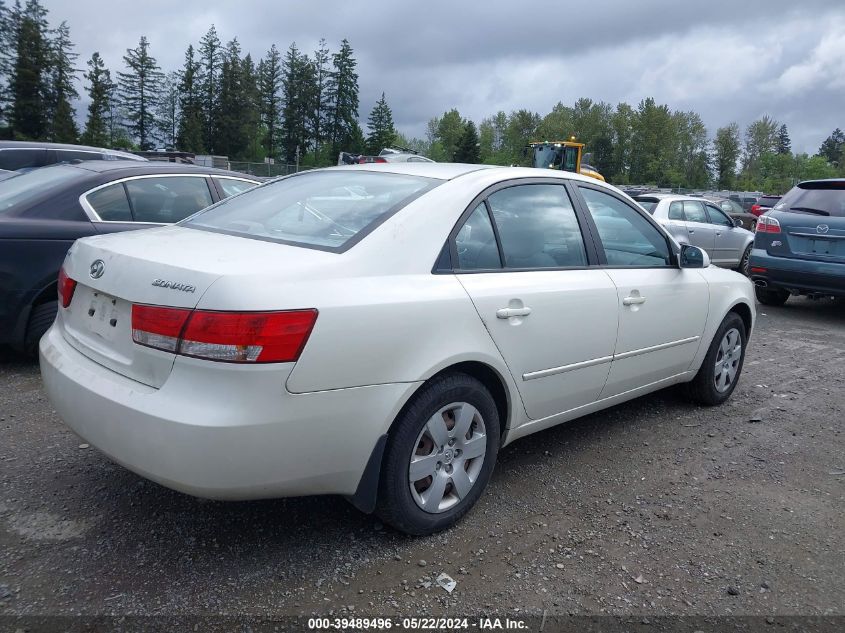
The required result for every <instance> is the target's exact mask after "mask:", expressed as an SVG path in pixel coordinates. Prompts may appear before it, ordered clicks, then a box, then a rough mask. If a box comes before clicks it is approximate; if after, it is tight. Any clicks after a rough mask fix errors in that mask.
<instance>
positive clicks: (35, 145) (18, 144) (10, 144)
mask: <svg viewBox="0 0 845 633" xmlns="http://www.w3.org/2000/svg"><path fill="white" fill-rule="evenodd" d="M17 148H20V149H67V150H72V151H77V152H106V153H108V154H112V155H114V156H125V157H126V158H128V159H130V160H136V161H138V162H143V161H145V160H147V159H146V158H144V157H143V156H138V155H137V154H133V153H132V152H128V151H126V150H122V149H109V148H108V147H93V146H91V145H73V144H71V143H48V142H46V141H0V149H17Z"/></svg>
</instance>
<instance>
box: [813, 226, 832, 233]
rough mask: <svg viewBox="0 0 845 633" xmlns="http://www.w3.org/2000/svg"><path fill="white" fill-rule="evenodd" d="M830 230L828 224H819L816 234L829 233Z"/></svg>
mask: <svg viewBox="0 0 845 633" xmlns="http://www.w3.org/2000/svg"><path fill="white" fill-rule="evenodd" d="M829 230H830V227H829V226H828V225H827V224H819V225H818V226H817V227H816V233H827V232H828V231H829Z"/></svg>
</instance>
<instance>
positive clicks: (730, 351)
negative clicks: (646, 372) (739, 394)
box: [689, 312, 747, 406]
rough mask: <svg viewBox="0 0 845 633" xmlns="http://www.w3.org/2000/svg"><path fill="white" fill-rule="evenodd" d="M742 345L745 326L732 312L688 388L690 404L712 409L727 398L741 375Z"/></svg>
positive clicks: (745, 335) (744, 341) (743, 356)
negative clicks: (691, 399)
mask: <svg viewBox="0 0 845 633" xmlns="http://www.w3.org/2000/svg"><path fill="white" fill-rule="evenodd" d="M746 341H747V333H746V331H745V322H744V321H743V320H742V318H741V317H740V316H739V315H738V314H737V313H736V312H729V313H728V315H727V316H726V317H725V319H724V320H723V321H722V324H721V325H720V326H719V329H718V330H716V335H715V336H714V337H713V341H712V342H711V343H710V349H708V350H707V356H705V357H704V362H703V363H702V364H701V368H700V369H699V370H698V373H697V374H696V375H695V378H693V380H692V382H691V383H690V384H689V394H690V396H691V397H692V398H693V400H695V401H696V402H699V403H700V404H704V405H708V406H713V405H717V404H722V403H723V402H724V401H725V400H727V399H728V398H730V396H731V394H732V393H733V390H734V389H735V388H736V383H737V381H738V380H739V376H740V374H741V373H742V364H743V362H744V361H745V346H746Z"/></svg>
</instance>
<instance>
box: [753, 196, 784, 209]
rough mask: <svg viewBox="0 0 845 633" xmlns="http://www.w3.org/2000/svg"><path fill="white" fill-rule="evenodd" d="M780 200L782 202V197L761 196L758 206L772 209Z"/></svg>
mask: <svg viewBox="0 0 845 633" xmlns="http://www.w3.org/2000/svg"><path fill="white" fill-rule="evenodd" d="M778 200H780V196H760V199H759V200H757V204H759V205H761V206H764V207H770V206H772V205H774V204H776V203H777V201H778Z"/></svg>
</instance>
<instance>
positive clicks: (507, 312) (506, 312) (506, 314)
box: [496, 307, 531, 319]
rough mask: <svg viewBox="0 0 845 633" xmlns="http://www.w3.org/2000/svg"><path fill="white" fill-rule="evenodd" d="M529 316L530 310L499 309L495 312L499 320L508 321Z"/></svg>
mask: <svg viewBox="0 0 845 633" xmlns="http://www.w3.org/2000/svg"><path fill="white" fill-rule="evenodd" d="M529 314H531V308H529V307H525V308H499V309H498V310H496V316H497V317H499V318H500V319H510V318H511V317H522V316H528V315H529Z"/></svg>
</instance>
